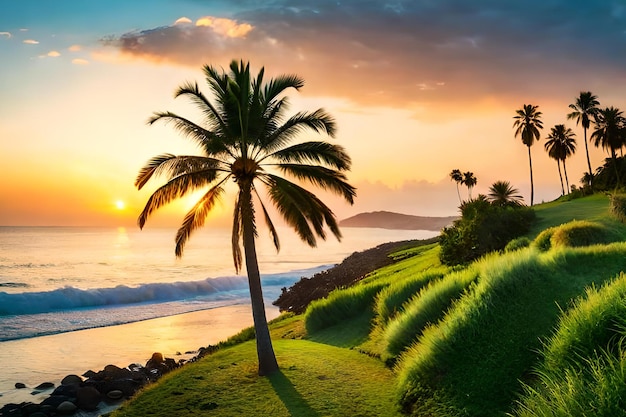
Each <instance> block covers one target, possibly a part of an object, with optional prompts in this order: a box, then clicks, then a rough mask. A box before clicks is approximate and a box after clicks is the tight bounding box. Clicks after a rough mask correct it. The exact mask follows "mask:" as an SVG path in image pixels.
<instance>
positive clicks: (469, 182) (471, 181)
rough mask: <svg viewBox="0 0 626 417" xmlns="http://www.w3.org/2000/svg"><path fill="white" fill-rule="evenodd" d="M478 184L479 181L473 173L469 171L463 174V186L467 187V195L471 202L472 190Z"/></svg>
mask: <svg viewBox="0 0 626 417" xmlns="http://www.w3.org/2000/svg"><path fill="white" fill-rule="evenodd" d="M477 183H478V180H477V179H476V177H475V176H474V173H473V172H470V171H467V172H464V173H463V180H462V181H461V184H465V186H466V187H467V195H468V196H469V199H470V200H471V199H472V188H474V186H475V185H476V184H477Z"/></svg>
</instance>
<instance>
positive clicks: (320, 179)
mask: <svg viewBox="0 0 626 417" xmlns="http://www.w3.org/2000/svg"><path fill="white" fill-rule="evenodd" d="M276 167H277V168H279V169H280V170H281V171H283V172H285V173H287V174H290V175H292V176H294V177H295V178H298V179H300V180H306V181H309V182H310V183H312V184H315V185H316V186H318V187H320V188H322V189H323V190H330V191H332V192H334V193H335V194H338V195H341V196H342V197H343V198H345V199H346V201H348V203H350V204H354V197H356V188H355V187H353V186H352V185H350V184H348V182H347V181H346V179H347V178H346V176H345V175H344V174H343V173H342V172H339V171H335V170H333V169H329V168H325V167H322V166H319V165H300V164H277V165H276Z"/></svg>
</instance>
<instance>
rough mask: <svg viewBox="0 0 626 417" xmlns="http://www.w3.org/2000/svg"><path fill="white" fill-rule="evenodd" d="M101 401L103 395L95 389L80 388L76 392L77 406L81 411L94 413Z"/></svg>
mask: <svg viewBox="0 0 626 417" xmlns="http://www.w3.org/2000/svg"><path fill="white" fill-rule="evenodd" d="M101 400H102V394H100V391H98V390H97V389H95V388H94V387H80V388H78V390H77V391H76V406H77V407H78V408H80V409H81V410H85V411H93V410H95V409H97V408H98V404H100V401H101Z"/></svg>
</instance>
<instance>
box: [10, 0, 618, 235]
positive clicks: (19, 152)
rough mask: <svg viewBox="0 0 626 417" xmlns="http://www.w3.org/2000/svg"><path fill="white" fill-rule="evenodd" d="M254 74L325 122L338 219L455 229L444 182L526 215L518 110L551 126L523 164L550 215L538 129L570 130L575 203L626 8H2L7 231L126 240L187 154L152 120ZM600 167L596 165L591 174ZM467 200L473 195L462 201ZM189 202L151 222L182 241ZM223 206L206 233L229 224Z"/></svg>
mask: <svg viewBox="0 0 626 417" xmlns="http://www.w3.org/2000/svg"><path fill="white" fill-rule="evenodd" d="M233 59H237V60H239V59H243V60H244V61H249V62H250V65H251V67H252V69H253V71H255V72H256V71H258V70H259V69H260V68H261V67H265V71H266V77H267V76H276V75H279V74H292V73H293V74H297V75H299V76H301V77H302V78H304V80H305V86H304V87H303V88H302V89H301V90H300V91H291V92H290V93H289V96H290V99H291V104H292V106H291V110H292V112H293V113H295V112H297V111H300V110H315V109H317V108H319V107H323V108H325V109H326V110H327V111H328V112H329V113H331V114H332V115H333V116H334V117H335V119H336V120H337V124H338V133H337V137H336V138H335V139H328V138H325V137H320V136H310V135H305V136H303V137H302V140H309V139H320V140H327V139H328V140H332V141H334V142H335V143H337V144H340V145H342V146H344V147H345V148H346V150H347V151H348V153H349V154H350V156H351V157H352V160H353V166H352V171H351V172H350V173H349V175H348V178H349V181H350V183H351V184H353V185H354V186H356V187H357V198H356V201H355V204H354V205H352V206H350V205H348V204H347V203H345V202H342V201H341V200H340V199H338V198H335V197H333V196H326V197H325V200H326V201H327V202H328V204H329V205H330V206H331V208H332V209H333V211H334V212H335V213H336V215H337V217H338V218H339V219H343V218H346V217H349V216H352V215H355V214H357V213H361V212H370V211H378V210H389V211H396V212H399V213H404V214H413V215H421V216H449V215H456V214H458V206H459V198H458V196H457V191H456V186H455V184H454V183H453V182H452V181H451V180H450V178H449V173H450V171H451V170H453V169H460V170H461V171H463V172H465V171H471V172H473V173H474V175H475V176H476V178H477V180H478V183H477V185H476V187H475V188H474V190H473V196H476V195H477V194H479V193H483V194H486V193H488V189H489V186H490V185H491V184H492V183H493V182H495V181H498V180H505V181H509V182H511V184H512V185H513V186H514V187H516V188H517V189H519V191H520V193H521V194H522V195H523V196H524V198H525V200H526V203H529V202H530V180H529V166H528V149H527V148H526V147H525V146H524V145H523V144H522V142H521V139H520V138H516V137H515V135H514V128H513V121H514V119H513V116H514V115H515V110H517V109H519V108H521V107H522V106H523V105H524V104H534V105H538V106H539V110H540V111H542V113H543V121H544V129H543V131H542V137H541V139H540V140H539V142H538V143H536V144H535V145H534V146H533V147H532V148H531V152H532V158H533V172H534V181H535V203H540V202H542V201H551V200H554V199H555V198H557V197H559V195H560V193H561V191H560V182H559V176H558V171H557V165H556V162H555V161H554V160H551V159H550V158H549V157H548V155H547V153H546V152H545V150H544V147H543V144H544V143H545V141H546V139H545V138H546V136H547V135H548V134H549V131H550V128H551V127H552V126H554V125H556V124H565V125H566V126H567V127H571V128H572V129H573V130H574V132H575V133H576V135H577V140H578V150H577V152H576V154H575V155H574V156H573V157H572V158H571V159H569V160H568V161H567V172H568V175H569V180H570V183H572V184H576V185H580V178H581V177H582V175H583V173H584V172H585V170H586V158H585V152H584V143H583V131H582V128H581V127H580V126H577V125H576V123H575V121H571V120H567V118H566V115H567V113H568V112H569V109H568V105H569V104H570V103H572V102H574V100H575V98H576V97H577V96H578V94H579V93H580V91H591V92H593V93H594V94H595V95H597V96H598V98H599V100H600V103H601V106H602V107H607V106H616V107H619V108H626V2H625V1H624V0H598V1H593V2H590V1H579V0H527V1H524V2H521V1H511V0H505V1H503V0H482V1H471V2H469V1H467V0H410V1H389V2H385V1H368V0H347V1H325V0H318V1H314V2H312V1H304V0H290V1H287V0H274V1H250V0H230V1H219V0H151V1H149V2H148V1H132V2H130V1H126V0H108V1H97V2H96V1H90V2H75V1H69V0H56V1H51V0H20V1H19V2H18V1H10V0H0V97H1V100H0V170H1V172H2V179H1V180H0V225H22V226H23V225H60V226H62V225H69V226H78V225H94V226H98V225H102V226H131V225H134V224H136V218H137V216H138V214H139V213H140V211H141V209H142V208H143V205H144V204H145V202H146V200H147V199H148V197H149V195H150V193H151V192H152V191H154V190H155V189H156V188H157V187H158V186H159V185H160V183H159V182H158V181H156V182H154V183H149V186H146V188H145V189H144V190H141V191H138V190H137V189H136V188H135V187H134V185H133V184H134V180H135V177H136V176H137V173H138V171H139V169H140V168H141V167H142V166H143V164H144V163H145V162H146V161H147V160H148V159H150V158H151V157H152V156H155V155H158V154H161V153H166V152H167V153H174V154H194V153H197V149H196V148H195V147H194V145H193V144H192V143H191V142H189V141H187V140H186V139H184V138H182V137H180V136H179V135H178V134H177V133H176V132H175V131H174V129H172V127H171V126H166V125H154V126H148V125H147V124H146V121H147V120H148V118H149V117H150V116H151V115H152V113H153V112H155V111H165V110H170V111H174V112H176V113H178V114H181V115H185V116H189V117H192V116H193V115H195V111H196V110H195V108H194V107H193V105H192V104H190V103H188V102H185V100H184V99H182V98H179V99H176V100H175V99H174V97H173V93H174V91H175V89H176V87H178V86H179V85H181V84H183V83H184V82H186V81H197V82H198V83H199V84H200V85H201V86H202V87H203V88H204V91H205V92H207V93H208V88H206V84H205V83H204V79H203V74H202V71H201V68H202V66H203V65H205V64H208V65H212V66H215V67H218V68H220V67H223V68H227V67H228V64H229V62H230V61H231V60H233ZM606 156H607V155H606V153H605V152H604V151H602V150H601V149H597V148H595V147H593V146H592V145H590V157H591V163H592V166H593V167H594V168H595V167H598V166H600V165H601V164H602V163H603V160H604V158H605V157H606ZM460 192H461V197H462V198H467V197H468V190H467V189H465V188H461V190H460ZM192 204H193V200H192V199H190V198H188V199H184V200H182V201H180V202H178V203H175V204H172V205H170V206H168V207H166V208H164V209H162V210H161V211H160V212H159V213H157V214H155V215H154V217H153V218H151V219H150V220H149V221H148V224H154V225H157V226H177V225H178V224H179V223H180V222H181V221H182V218H183V216H184V212H185V211H186V209H188V208H190V207H191V205H192ZM231 204H232V201H229V200H228V199H224V201H223V202H222V204H221V205H220V206H219V207H218V208H217V209H216V210H215V213H213V214H212V215H211V218H210V219H209V223H208V224H211V222H213V223H214V224H224V223H227V222H228V220H227V219H228V216H229V214H230V213H232V205H231Z"/></svg>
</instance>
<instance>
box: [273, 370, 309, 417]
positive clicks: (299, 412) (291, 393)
mask: <svg viewBox="0 0 626 417" xmlns="http://www.w3.org/2000/svg"><path fill="white" fill-rule="evenodd" d="M269 380H270V383H271V384H272V387H273V388H274V391H275V392H276V395H278V398H280V400H281V401H282V403H283V404H284V405H285V407H286V408H287V410H288V411H289V414H290V415H292V416H294V417H317V416H319V415H320V414H319V413H318V412H317V411H315V410H314V409H312V408H311V406H310V405H309V404H308V403H307V402H306V400H305V399H304V398H303V397H302V395H300V393H299V392H298V391H297V390H296V388H295V387H294V385H293V384H292V383H291V381H290V380H289V378H287V377H286V376H285V374H283V372H282V371H280V370H279V371H278V372H274V373H273V374H271V375H270V376H269Z"/></svg>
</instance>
